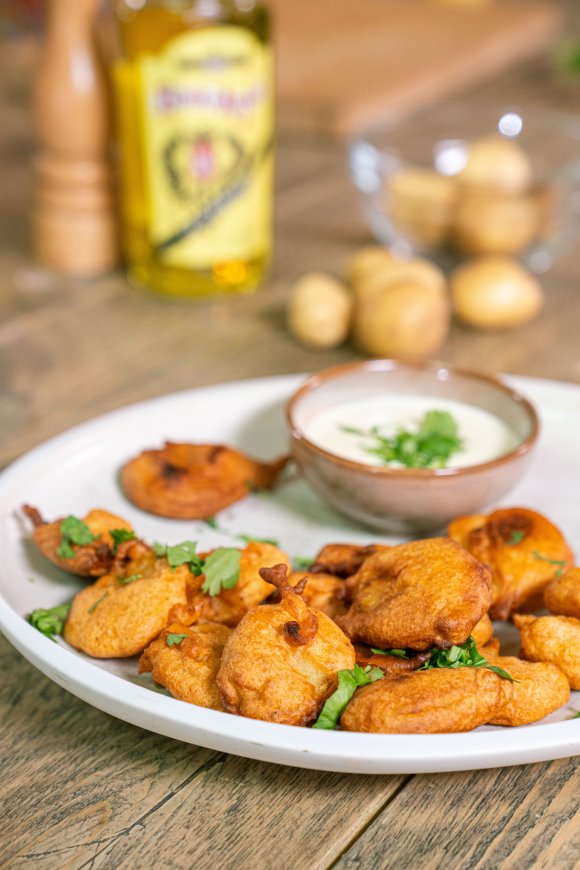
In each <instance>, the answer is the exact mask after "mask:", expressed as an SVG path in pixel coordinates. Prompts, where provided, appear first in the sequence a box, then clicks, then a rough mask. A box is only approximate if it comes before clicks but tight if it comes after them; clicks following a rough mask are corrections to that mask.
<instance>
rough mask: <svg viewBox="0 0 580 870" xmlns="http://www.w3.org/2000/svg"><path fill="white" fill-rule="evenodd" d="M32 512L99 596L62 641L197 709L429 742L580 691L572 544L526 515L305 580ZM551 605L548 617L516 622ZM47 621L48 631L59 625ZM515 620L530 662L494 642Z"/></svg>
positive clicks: (512, 721)
mask: <svg viewBox="0 0 580 870" xmlns="http://www.w3.org/2000/svg"><path fill="white" fill-rule="evenodd" d="M178 446H179V445H173V447H178ZM155 461H157V459H156V460H155ZM204 485H205V484H204ZM202 489H203V487H202ZM200 491H201V490H200ZM23 510H24V513H25V515H26V516H27V517H28V518H29V519H30V520H31V521H32V523H33V527H34V528H33V533H32V538H33V541H34V542H35V544H36V546H37V547H38V548H39V550H40V551H41V552H42V553H43V554H44V555H45V556H46V557H47V558H48V559H50V561H52V562H53V563H54V564H56V565H58V566H59V567H60V568H63V569H64V570H66V571H69V572H70V573H72V574H76V575H78V576H82V577H85V578H86V579H87V580H89V581H91V582H90V583H89V585H87V586H86V588H84V589H83V590H82V591H80V592H79V593H78V594H77V595H76V596H75V598H74V600H73V602H72V605H71V607H70V611H69V614H68V618H67V619H66V623H65V625H64V638H65V640H66V641H67V642H68V643H70V644H71V646H73V647H75V648H76V649H78V650H81V651H83V652H84V653H86V654H88V655H90V656H94V657H96V658H125V657H131V656H136V655H140V662H139V671H140V673H143V674H146V673H150V674H151V676H152V679H153V680H154V681H155V682H156V683H157V684H158V685H160V686H162V687H164V688H165V689H166V690H167V691H168V692H170V694H171V695H173V696H174V697H175V698H178V699H179V700H181V701H184V702H186V703H190V704H195V705H198V706H200V707H207V708H211V709H214V710H219V711H225V712H227V713H232V714H236V715H241V716H246V717H249V718H254V719H260V720H264V721H267V722H275V723H281V724H286V725H297V726H312V725H315V726H316V727H317V728H332V727H341V728H343V729H344V730H347V731H359V732H377V733H396V734H417V733H423V734H426V733H454V732H462V731H469V730H472V729H474V728H478V727H479V726H480V725H485V724H487V725H499V726H519V725H526V724H529V723H532V722H536V721H539V720H541V719H543V718H544V717H545V716H547V715H549V714H550V713H553V712H554V711H555V710H557V709H558V708H560V707H562V706H563V705H564V704H566V703H567V702H568V700H569V697H570V688H572V689H576V690H580V569H576V568H573V559H572V554H571V551H570V549H569V547H568V545H567V543H566V541H565V539H564V537H563V536H562V534H561V532H560V531H559V530H558V529H557V528H556V527H555V526H554V525H553V524H552V523H550V522H549V521H548V520H547V519H546V518H545V517H543V516H541V515H540V514H537V513H535V512H533V511H530V510H527V509H524V508H514V509H511V510H505V509H503V510H499V511H495V512H493V513H492V514H490V515H489V516H488V517H485V516H471V517H461V518H459V519H457V520H456V521H455V522H454V523H452V524H451V526H450V530H449V533H450V537H449V538H431V539H428V540H421V541H413V542H410V543H406V544H401V545H398V546H385V545H381V544H371V545H368V546H365V547H362V546H356V545H351V544H347V543H335V544H328V545H326V546H325V547H323V548H322V549H321V550H320V552H319V553H318V555H317V556H316V557H315V559H314V561H313V563H312V564H311V565H310V568H309V570H308V571H292V569H291V560H290V558H289V556H288V555H287V554H286V553H285V552H283V551H282V550H281V549H279V547H278V546H275V545H274V544H273V543H266V542H259V541H250V542H249V543H248V544H247V546H245V547H244V548H243V549H238V548H232V547H229V548H223V547H222V548H217V549H216V550H213V551H209V552H206V553H204V552H202V553H198V552H197V549H196V544H195V543H194V542H192V541H184V542H182V543H181V544H178V545H174V546H168V545H153V546H150V545H149V544H147V543H146V542H145V541H143V540H141V539H139V538H137V537H136V534H135V532H134V530H133V528H132V526H131V525H130V523H128V522H127V521H125V520H123V519H122V518H121V517H118V516H115V515H113V514H109V513H107V512H106V511H102V510H93V511H90V512H89V513H88V514H87V515H86V517H85V518H84V519H83V520H79V519H76V518H75V517H72V516H69V517H67V518H66V519H61V520H57V521H55V522H51V523H45V522H44V521H43V519H42V517H41V515H40V513H39V512H38V511H37V510H36V509H35V508H32V507H29V506H26V507H25V508H24V509H23ZM542 596H543V601H544V603H545V606H546V607H547V608H548V609H549V610H550V611H551V614H550V615H547V616H546V615H539V616H535V615H529V614H526V613H521V612H519V613H518V612H517V611H518V610H521V609H523V608H524V607H525V608H530V607H532V606H535V607H537V606H538V602H540V606H541V600H540V599H541V598H542ZM57 610H60V609H59V608H57ZM35 613H40V614H41V617H39V618H37V622H36V623H35V622H34V621H33V619H32V617H33V616H34V615H35V614H32V616H31V621H33V624H37V626H38V627H39V628H40V630H43V628H42V627H41V626H43V625H44V626H46V625H47V620H46V614H50V611H35ZM43 615H44V616H43ZM510 615H512V619H513V622H514V624H515V625H516V626H517V628H518V629H519V631H520V636H521V653H520V657H519V658H517V657H514V656H502V655H501V652H500V645H499V641H498V639H497V638H496V637H495V636H494V626H493V622H492V619H493V618H499V619H507V618H508V617H509V616H510ZM63 618H64V617H63ZM49 624H52V623H50V620H49ZM45 633H46V631H45ZM49 636H50V635H49Z"/></svg>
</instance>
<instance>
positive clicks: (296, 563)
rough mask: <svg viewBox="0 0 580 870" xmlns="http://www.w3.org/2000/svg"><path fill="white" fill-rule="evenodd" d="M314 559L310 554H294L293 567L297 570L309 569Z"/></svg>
mask: <svg viewBox="0 0 580 870" xmlns="http://www.w3.org/2000/svg"><path fill="white" fill-rule="evenodd" d="M313 562H314V559H311V558H309V557H308V556H294V558H293V559H292V567H293V568H294V570H295V571H308V569H309V568H310V566H311V565H312V563H313Z"/></svg>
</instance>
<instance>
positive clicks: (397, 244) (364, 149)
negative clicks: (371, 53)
mask: <svg viewBox="0 0 580 870" xmlns="http://www.w3.org/2000/svg"><path fill="white" fill-rule="evenodd" d="M481 140H486V141H487V146H486V147H485V148H483V149H482V148H481V145H479V151H478V156H477V159H476V157H475V150H474V143H476V142H478V143H479V142H480V141H481ZM498 142H499V143H500V144H499V148H498V145H497V143H498ZM490 143H491V149H490ZM522 155H523V156H522ZM349 157H350V168H351V174H352V179H353V181H354V184H355V186H356V188H357V189H358V191H359V193H360V199H361V204H362V209H363V212H364V214H365V217H366V219H367V221H368V224H369V227H370V229H371V231H372V233H373V235H374V236H375V238H376V239H377V240H378V241H379V242H380V243H381V244H383V245H386V246H388V247H391V248H393V249H394V250H395V252H396V253H398V254H400V255H401V256H403V257H408V256H412V255H415V254H427V255H431V256H433V255H435V256H437V255H445V254H452V255H457V254H458V255H460V256H472V255H477V254H486V253H490V254H495V253H497V254H508V255H513V256H516V257H518V258H520V259H521V260H522V261H523V262H525V263H526V265H527V266H528V267H529V268H531V269H532V270H533V271H535V272H544V271H547V270H548V269H549V268H550V266H551V265H552V262H553V260H554V257H555V256H557V254H558V253H559V252H560V251H561V250H563V249H564V248H565V247H566V246H568V245H569V244H570V242H571V241H572V240H573V239H574V237H575V235H576V233H577V229H578V224H579V222H580V119H577V118H575V117H572V116H569V115H565V114H562V113H559V112H551V111H546V110H545V109H540V108H538V109H536V110H532V109H529V108H528V109H527V110H526V112H525V113H524V112H523V111H519V110H517V109H509V110H507V109H506V110H504V111H493V110H489V109H487V110H479V109H478V110H477V111H476V110H475V109H474V108H473V107H471V106H469V105H467V104H465V103H456V104H453V105H451V106H446V107H442V108H439V109H435V110H432V111H429V112H426V113H425V114H423V115H422V116H421V117H419V118H416V119H414V120H413V122H412V123H410V124H405V125H402V126H390V127H381V128H377V129H375V130H372V131H370V132H368V133H367V134H364V135H361V136H359V137H358V138H356V139H354V140H353V141H352V142H351V143H350V147H349ZM474 161H475V162H476V165H475V164H474Z"/></svg>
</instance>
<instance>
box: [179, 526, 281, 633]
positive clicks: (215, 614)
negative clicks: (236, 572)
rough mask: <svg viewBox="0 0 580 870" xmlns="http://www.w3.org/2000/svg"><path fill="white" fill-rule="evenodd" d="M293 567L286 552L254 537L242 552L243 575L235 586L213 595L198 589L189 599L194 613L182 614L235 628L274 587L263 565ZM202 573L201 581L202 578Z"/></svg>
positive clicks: (241, 566)
mask: <svg viewBox="0 0 580 870" xmlns="http://www.w3.org/2000/svg"><path fill="white" fill-rule="evenodd" d="M280 564H281V565H285V566H286V567H287V568H290V559H289V558H288V556H287V554H286V553H284V552H283V551H282V550H279V549H278V548H277V547H274V546H273V545H272V544H263V543H261V542H258V541H251V542H250V543H249V544H248V545H247V547H245V549H243V550H242V552H241V556H240V579H239V580H238V582H237V583H236V585H235V586H234V588H233V589H222V590H221V592H220V593H219V594H218V595H215V596H214V597H211V596H210V595H206V594H205V593H204V592H201V591H198V592H196V594H195V595H194V596H192V597H191V599H190V602H189V604H190V609H191V611H192V612H191V613H190V614H189V616H187V615H185V614H182V615H181V616H180V618H181V619H182V620H183V621H185V623H186V624H188V625H189V624H191V623H192V622H194V621H195V622H220V623H222V624H223V625H229V626H231V627H232V628H234V627H235V626H236V625H237V624H238V623H239V621H240V620H241V618H242V617H243V616H245V614H246V613H247V612H248V611H249V610H252V609H253V608H254V607H257V606H258V605H259V604H261V603H262V602H263V601H265V600H266V598H268V596H269V595H271V594H272V592H273V591H274V590H273V588H272V586H271V584H270V583H266V581H265V580H263V579H262V577H261V575H260V570H261V569H262V568H271V567H272V565H280ZM203 579H204V578H203V576H202V582H203Z"/></svg>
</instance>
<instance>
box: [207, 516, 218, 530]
mask: <svg viewBox="0 0 580 870" xmlns="http://www.w3.org/2000/svg"><path fill="white" fill-rule="evenodd" d="M204 523H205V524H206V526H209V527H210V529H219V525H218V521H217V520H216V518H215V517H206V518H205V520H204Z"/></svg>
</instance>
